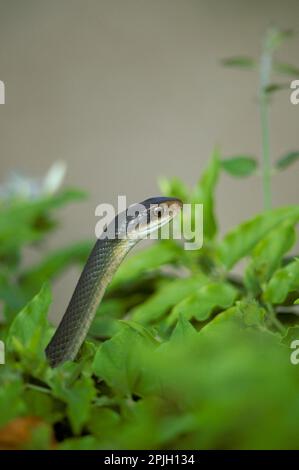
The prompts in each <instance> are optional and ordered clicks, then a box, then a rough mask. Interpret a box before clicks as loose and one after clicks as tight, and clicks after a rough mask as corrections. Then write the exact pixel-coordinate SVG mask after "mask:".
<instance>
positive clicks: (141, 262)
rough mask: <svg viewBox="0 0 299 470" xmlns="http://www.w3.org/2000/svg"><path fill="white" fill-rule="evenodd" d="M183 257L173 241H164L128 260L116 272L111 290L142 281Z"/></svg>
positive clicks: (179, 248)
mask: <svg viewBox="0 0 299 470" xmlns="http://www.w3.org/2000/svg"><path fill="white" fill-rule="evenodd" d="M181 255H182V248H181V247H180V246H179V245H178V244H176V243H173V242H172V241H171V240H162V241H159V242H158V243H155V244H154V245H152V246H150V247H148V248H147V249H145V250H142V251H140V252H137V253H136V254H134V256H132V257H130V258H127V259H126V260H125V261H124V262H123V263H122V265H121V266H120V268H119V269H118V271H117V272H116V274H115V276H114V278H113V280H112V283H111V286H110V288H111V289H113V288H116V287H118V286H120V285H122V284H126V283H129V282H133V281H135V280H136V279H140V276H144V275H145V274H147V273H150V272H152V271H154V270H157V269H159V268H160V267H161V266H164V265H166V264H171V263H174V262H175V261H177V260H178V259H179V258H180V256H181Z"/></svg>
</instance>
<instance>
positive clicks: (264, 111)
mask: <svg viewBox="0 0 299 470" xmlns="http://www.w3.org/2000/svg"><path fill="white" fill-rule="evenodd" d="M271 70H272V51H271V48H269V47H268V34H266V38H265V43H264V46H263V52H262V56H261V61H260V85H259V106H260V119H261V130H262V158H263V194H264V209H265V210H268V209H271V206H272V191H271V160H270V137H269V98H268V94H267V87H268V86H269V84H270V75H271Z"/></svg>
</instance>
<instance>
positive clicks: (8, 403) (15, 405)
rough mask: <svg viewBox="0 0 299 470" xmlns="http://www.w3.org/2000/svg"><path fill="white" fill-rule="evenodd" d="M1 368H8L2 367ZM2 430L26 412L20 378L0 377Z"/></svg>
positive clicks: (4, 375) (0, 423)
mask: <svg viewBox="0 0 299 470" xmlns="http://www.w3.org/2000/svg"><path fill="white" fill-rule="evenodd" d="M0 367H1V368H3V367H6V366H3V365H1V366H0ZM0 385H1V386H0V428H1V427H2V426H4V425H5V424H6V423H8V422H9V421H11V420H12V419H14V418H17V417H18V416H20V415H22V414H24V413H25V411H26V406H25V403H24V402H23V400H22V393H23V390H24V385H23V383H22V381H21V379H20V378H19V377H16V376H13V374H12V375H11V376H9V375H8V374H3V376H2V374H1V375H0Z"/></svg>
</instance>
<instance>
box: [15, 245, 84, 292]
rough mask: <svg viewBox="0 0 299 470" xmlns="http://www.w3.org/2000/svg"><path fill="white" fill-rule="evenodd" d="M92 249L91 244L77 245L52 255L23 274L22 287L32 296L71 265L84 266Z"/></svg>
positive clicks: (21, 278)
mask: <svg viewBox="0 0 299 470" xmlns="http://www.w3.org/2000/svg"><path fill="white" fill-rule="evenodd" d="M91 247H92V244H91V243H90V242H83V243H75V244H73V245H71V246H68V247H66V248H62V249H59V250H57V251H54V252H52V253H50V254H49V255H47V256H46V257H45V258H44V259H43V261H42V262H41V263H39V264H37V265H35V266H33V267H31V268H30V269H27V270H26V271H24V272H23V273H21V275H20V281H21V285H22V287H23V288H24V289H26V290H27V291H28V292H29V293H30V294H31V293H35V292H36V291H37V290H39V289H40V287H41V285H42V284H43V283H44V282H46V281H49V280H52V279H54V278H55V277H57V276H58V275H59V274H61V273H62V272H63V271H64V270H66V269H67V268H69V267H70V266H71V265H73V264H75V263H79V264H83V263H84V262H85V261H86V259H87V257H88V254H89V253H90V250H91Z"/></svg>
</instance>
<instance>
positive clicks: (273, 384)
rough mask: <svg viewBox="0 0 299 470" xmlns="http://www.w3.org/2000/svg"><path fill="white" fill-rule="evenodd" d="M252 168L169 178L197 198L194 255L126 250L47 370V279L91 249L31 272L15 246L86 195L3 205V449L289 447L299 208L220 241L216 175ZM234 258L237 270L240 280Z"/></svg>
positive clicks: (162, 245)
mask: <svg viewBox="0 0 299 470" xmlns="http://www.w3.org/2000/svg"><path fill="white" fill-rule="evenodd" d="M239 65H240V60H239ZM285 161H286V160H285ZM280 165H281V163H280ZM255 168H256V163H255V161H254V160H252V159H251V158H244V157H241V158H239V159H222V157H221V155H220V151H219V149H215V151H214V152H213V155H212V158H211V160H210V162H209V164H208V166H207V168H206V169H205V171H204V173H203V174H202V176H201V178H200V179H199V181H198V183H197V184H196V185H195V187H194V188H191V189H190V188H187V187H186V186H185V185H184V183H183V182H182V181H180V180H179V179H178V178H176V179H172V180H168V179H163V180H162V181H161V182H160V185H161V190H162V192H163V193H164V194H165V195H168V196H176V197H180V198H181V199H182V200H183V201H184V202H190V203H192V204H195V203H204V245H203V247H202V249H201V250H197V251H185V250H184V249H183V246H182V245H181V244H180V243H176V242H175V241H173V240H163V241H159V242H157V243H155V244H154V245H152V246H150V247H148V248H147V249H145V250H143V251H140V252H137V253H135V254H134V255H133V256H132V257H130V258H128V259H127V260H126V261H125V262H124V263H123V264H122V265H121V267H120V269H119V271H118V272H117V274H116V276H115V278H114V279H113V281H112V283H111V285H110V287H109V289H108V291H107V292H106V294H105V297H104V299H103V302H102V303H101V305H100V307H99V309H98V312H97V315H96V318H95V321H94V323H93V325H92V328H91V330H90V332H89V336H88V340H87V341H86V342H85V343H84V345H83V347H82V350H81V351H80V355H79V357H78V358H77V360H76V361H75V362H69V363H65V364H64V365H62V366H60V367H59V368H57V369H54V370H52V369H50V368H49V367H48V365H47V363H46V360H45V354H44V349H45V346H46V344H47V342H48V341H49V338H50V336H51V334H52V333H53V327H52V326H51V325H50V324H49V322H48V320H47V316H48V309H49V306H50V304H51V289H50V284H51V283H52V281H53V280H54V279H56V278H57V276H59V275H60V274H61V272H62V271H63V270H65V269H66V268H68V267H69V266H70V265H71V264H73V263H79V264H81V263H83V262H84V261H85V259H86V257H87V254H88V252H89V249H90V243H89V242H86V243H82V244H76V245H74V246H71V247H69V246H68V247H66V248H65V249H61V250H59V251H56V252H55V253H52V254H50V255H47V257H45V258H43V259H41V261H40V262H39V263H37V264H36V265H34V266H31V267H29V268H28V267H25V266H24V264H23V258H22V251H23V248H24V247H26V246H27V245H30V246H32V245H33V246H35V247H36V248H37V249H40V247H41V246H42V245H41V243H42V241H43V240H44V238H45V237H46V236H47V235H48V233H49V231H50V230H52V229H53V228H54V226H55V223H54V219H53V211H54V210H56V208H57V207H58V206H60V205H62V204H65V203H66V202H68V201H69V200H73V199H76V198H78V197H81V196H82V194H81V193H80V192H77V191H65V192H62V193H58V194H57V193H55V194H50V195H49V194H48V195H45V194H43V193H41V194H39V195H38V196H36V197H35V198H33V199H32V198H28V197H24V196H22V197H20V196H18V197H17V198H16V197H9V198H7V199H5V200H3V201H2V202H1V206H0V240H1V248H0V250H1V251H0V256H1V277H0V281H1V284H0V286H1V287H0V297H1V300H2V303H3V307H4V309H3V317H2V322H1V329H0V335H1V339H2V340H3V341H4V342H5V345H6V364H5V365H0V384H1V386H0V447H2V448H31V449H32V448H33V449H39V448H41V449H51V448H57V449H108V448H109V449H136V448H146V449H155V448H158V449H160V448H161V449H165V448H169V449H180V448H189V449H190V448H191V449H192V448H197V449H213V448H216V449H217V448H227V449H231V448H233V449H244V448H274V449H277V448H298V437H297V434H298V430H297V423H298V419H299V404H298V390H299V380H298V369H297V368H296V366H294V365H292V364H291V362H290V353H291V351H292V350H291V349H290V342H291V340H292V339H299V325H298V320H297V319H298V315H297V314H298V310H297V309H298V307H297V306H296V304H298V298H299V261H298V259H297V258H296V257H294V256H291V255H289V252H290V250H291V249H292V248H293V246H294V244H295V241H296V224H297V222H298V220H299V205H294V206H289V207H283V208H274V209H271V210H267V211H265V212H262V213H260V214H258V215H257V216H255V217H254V218H252V219H250V220H248V221H245V222H243V223H241V224H240V225H239V226H237V227H235V228H234V229H232V230H231V231H230V232H229V233H227V234H226V235H225V236H224V237H223V238H219V235H218V226H217V217H216V213H215V200H214V194H215V189H216V186H217V182H218V179H219V177H220V176H221V173H222V171H229V172H230V173H232V174H234V175H237V174H238V175H240V176H244V174H246V175H248V174H250V173H252V171H253V170H255ZM191 217H192V214H191ZM241 260H243V261H245V262H246V268H245V270H244V274H243V276H239V275H238V276H237V275H236V274H235V272H234V267H235V266H236V264H237V263H238V262H239V261H241ZM165 268H167V269H165ZM62 313H63V312H61V314H62ZM20 429H21V430H22V432H21V433H20ZM16 431H17V432H16Z"/></svg>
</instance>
